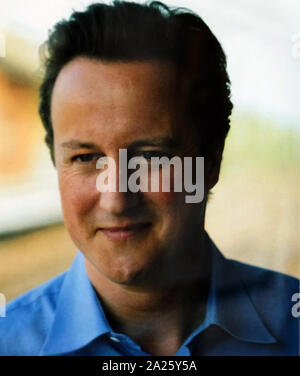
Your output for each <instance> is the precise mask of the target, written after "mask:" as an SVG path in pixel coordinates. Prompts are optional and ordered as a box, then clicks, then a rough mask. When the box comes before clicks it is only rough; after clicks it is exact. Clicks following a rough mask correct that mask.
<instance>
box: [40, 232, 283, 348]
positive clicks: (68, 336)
mask: <svg viewBox="0 0 300 376" xmlns="http://www.w3.org/2000/svg"><path fill="white" fill-rule="evenodd" d="M206 241H207V245H208V246H209V247H210V248H211V252H212V274H211V283H210V291H209V295H208V300H207V308H206V315H205V319H204V321H203V322H202V324H200V326H199V327H198V329H196V330H195V331H194V332H193V333H192V334H191V335H190V336H189V338H187V340H186V341H185V343H186V344H187V343H188V342H190V341H191V340H192V338H193V337H195V335H196V334H197V333H199V332H200V331H202V330H204V329H205V328H207V327H208V326H210V325H212V324H215V325H217V326H220V327H221V328H223V329H224V330H225V331H227V332H228V333H229V334H230V335H231V336H233V337H235V338H237V339H239V340H242V341H247V342H256V343H273V342H276V339H275V338H274V337H273V336H272V335H271V333H270V332H269V331H268V329H267V328H266V327H265V325H264V323H263V322H262V320H261V318H260V317H259V314H258V313H257V311H256V309H255V307H254V305H253V303H252V301H251V299H250V297H249V295H248V292H247V289H246V287H245V286H244V284H243V282H242V280H241V278H240V276H239V274H238V271H237V270H236V269H235V267H234V264H233V262H232V261H230V260H227V259H226V258H225V257H224V256H223V255H222V254H221V253H220V251H219V250H218V249H217V247H216V246H215V244H214V243H213V241H212V240H211V239H210V237H209V236H208V235H207V234H206ZM110 332H112V328H111V327H110V325H109V323H108V321H107V319H106V316H105V313H104V311H103V308H102V306H101V303H100V301H99V299H98V297H97V294H96V292H95V290H94V288H93V286H92V284H91V282H90V280H89V278H88V276H87V274H86V270H85V264H84V256H83V255H82V253H81V252H78V254H77V256H76V257H75V259H74V262H73V264H72V266H71V268H70V270H69V271H68V272H67V273H66V277H65V280H64V282H63V285H62V289H61V292H60V294H59V297H58V301H57V308H56V314H55V318H54V321H53V324H52V326H51V329H50V331H49V334H48V336H47V338H46V341H45V343H44V345H43V347H42V349H41V351H40V355H55V354H62V353H69V352H72V351H75V350H78V349H79V348H82V347H84V346H86V345H87V344H88V343H90V342H91V341H93V340H94V339H95V338H97V337H99V336H101V335H104V334H108V333H110Z"/></svg>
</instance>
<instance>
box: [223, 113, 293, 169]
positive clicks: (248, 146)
mask: <svg viewBox="0 0 300 376" xmlns="http://www.w3.org/2000/svg"><path fill="white" fill-rule="evenodd" d="M231 123H232V125H231V129H230V131H229V135H228V137H227V141H226V145H225V150H224V156H223V167H222V168H223V170H224V171H223V172H224V174H225V175H226V173H227V172H228V170H229V169H230V170H233V169H234V170H235V169H241V168H245V167H246V168H255V169H260V170H265V171H269V172H272V173H275V172H280V171H282V170H284V169H286V168H295V169H296V170H298V173H299V166H300V130H299V129H297V128H296V127H295V126H285V127H284V126H281V125H278V124H276V123H275V124H274V123H273V122H271V121H268V120H265V119H260V118H257V117H255V116H253V115H251V114H238V115H236V114H234V115H233V116H232V119H231ZM295 172H296V171H295Z"/></svg>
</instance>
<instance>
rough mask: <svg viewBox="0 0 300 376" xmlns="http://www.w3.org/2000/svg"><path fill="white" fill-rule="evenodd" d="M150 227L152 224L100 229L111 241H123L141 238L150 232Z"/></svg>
mask: <svg viewBox="0 0 300 376" xmlns="http://www.w3.org/2000/svg"><path fill="white" fill-rule="evenodd" d="M150 227H151V223H140V224H135V225H130V226H123V227H107V228H100V231H101V232H102V233H103V234H104V235H105V236H106V237H107V238H109V239H110V240H114V241H122V240H127V239H129V238H132V237H135V236H141V235H143V234H144V233H145V232H146V231H147V230H149V228H150Z"/></svg>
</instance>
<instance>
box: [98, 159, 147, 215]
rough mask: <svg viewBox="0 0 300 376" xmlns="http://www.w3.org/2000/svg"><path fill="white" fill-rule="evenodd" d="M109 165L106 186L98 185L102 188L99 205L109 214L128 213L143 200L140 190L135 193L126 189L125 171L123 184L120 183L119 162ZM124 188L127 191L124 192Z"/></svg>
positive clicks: (122, 176)
mask: <svg viewBox="0 0 300 376" xmlns="http://www.w3.org/2000/svg"><path fill="white" fill-rule="evenodd" d="M109 166H110V167H109V168H108V169H107V170H106V171H104V173H105V174H106V176H107V177H106V183H105V186H104V185H101V184H99V186H98V187H99V188H100V197H99V206H100V208H101V209H102V210H104V211H105V212H106V213H107V214H111V215H115V216H121V215H126V214H127V213H128V212H131V211H132V209H134V208H136V207H138V206H139V202H140V200H141V197H140V192H137V193H133V192H130V191H129V190H128V189H126V187H127V179H125V180H126V181H124V172H123V171H122V175H121V179H122V184H121V183H120V177H119V168H118V162H117V163H116V164H114V163H111V164H110V165H109ZM120 186H122V188H121V189H120ZM124 186H125V189H124ZM101 187H102V188H101ZM127 188H128V187H127ZM124 190H125V192H123V191H124Z"/></svg>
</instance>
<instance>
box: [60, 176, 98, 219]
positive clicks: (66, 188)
mask: <svg viewBox="0 0 300 376" xmlns="http://www.w3.org/2000/svg"><path fill="white" fill-rule="evenodd" d="M59 189H60V195H61V203H62V209H63V213H64V219H65V222H66V225H68V223H76V222H78V221H79V222H80V221H81V219H83V218H84V217H85V216H86V215H87V214H88V213H89V212H90V211H91V209H92V207H93V206H94V205H95V201H96V200H97V193H98V192H97V190H96V183H95V179H92V178H85V179H83V178H82V177H79V176H76V175H75V174H73V175H72V174H60V175H59Z"/></svg>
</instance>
